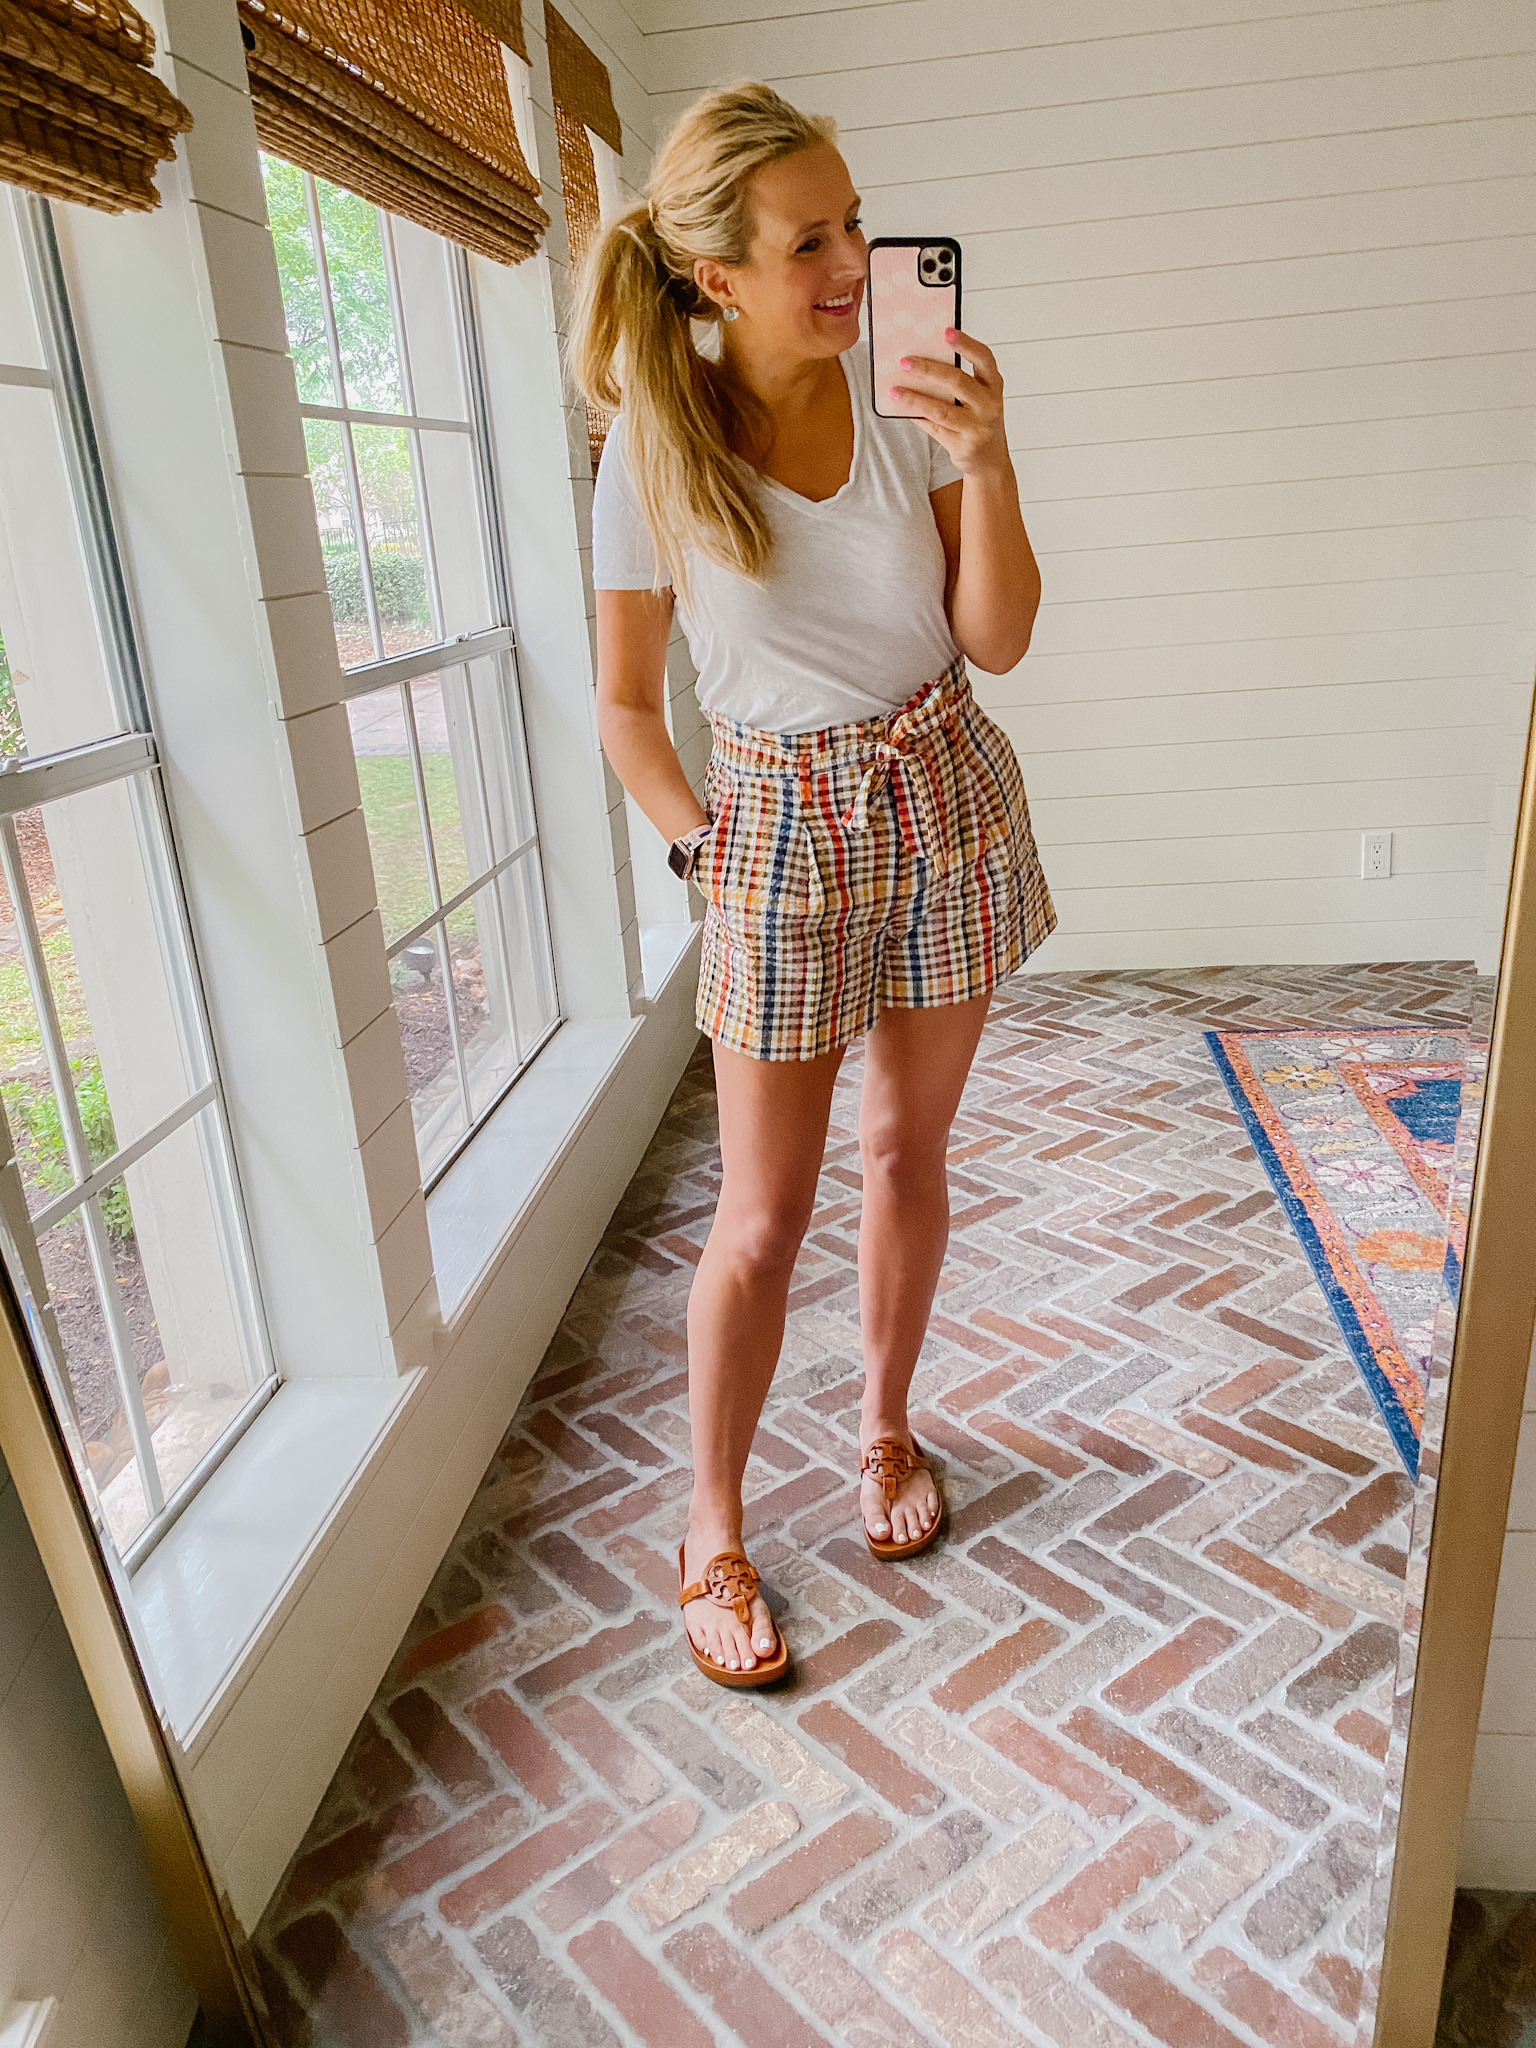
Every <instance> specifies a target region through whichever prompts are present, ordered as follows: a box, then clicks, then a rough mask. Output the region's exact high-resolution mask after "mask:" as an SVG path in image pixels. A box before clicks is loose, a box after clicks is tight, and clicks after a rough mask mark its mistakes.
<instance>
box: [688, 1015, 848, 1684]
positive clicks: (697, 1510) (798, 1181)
mask: <svg viewBox="0 0 1536 2048" xmlns="http://www.w3.org/2000/svg"><path fill="white" fill-rule="evenodd" d="M841 1062H842V1054H841V1053H840V1052H837V1053H828V1054H827V1055H826V1056H825V1057H824V1058H822V1059H817V1060H754V1059H749V1058H748V1057H747V1056H746V1055H745V1054H743V1053H737V1052H727V1051H725V1050H724V1049H723V1048H722V1047H720V1046H718V1045H717V1046H716V1047H715V1085H716V1089H717V1091H718V1095H719V1103H720V1158H721V1164H722V1167H723V1169H724V1180H723V1183H722V1186H721V1189H720V1201H719V1205H718V1207H717V1208H716V1210H715V1220H714V1223H713V1224H712V1225H711V1227H710V1233H709V1241H708V1243H707V1244H706V1245H705V1247H704V1255H703V1257H702V1258H701V1259H700V1261H699V1270H698V1273H697V1275H696V1276H695V1278H694V1282H693V1289H692V1292H691V1293H690V1294H689V1296H688V1418H689V1422H690V1425H691V1428H692V1435H693V1499H692V1502H691V1504H690V1507H689V1510H688V1537H687V1541H686V1543H685V1545H684V1552H683V1568H684V1571H685V1573H686V1575H687V1577H688V1579H689V1581H690V1582H691V1581H692V1580H694V1579H696V1578H698V1577H699V1576H700V1574H701V1573H702V1572H703V1571H704V1568H705V1566H706V1565H707V1564H708V1563H709V1560H710V1559H711V1558H712V1557H714V1556H715V1555H716V1554H717V1553H718V1552H719V1551H722V1550H738V1549H740V1547H741V1481H742V1475H743V1474H744V1473H745V1471H746V1469H747V1455H748V1452H749V1451H750V1450H751V1448H752V1438H753V1435H754V1433H755V1432H756V1429H757V1422H758V1417H759V1416H760V1415H761V1414H762V1412H763V1402H764V1401H765V1400H766V1398H767V1395H768V1388H769V1384H770V1383H771V1381H772V1379H773V1372H774V1367H775V1366H776V1365H777V1364H778V1362H779V1346H780V1345H781V1343H782V1342H783V1339H784V1317H785V1311H786V1306H787V1303H788V1299H789V1282H790V1276H791V1275H792V1274H793V1272H794V1267H795V1258H796V1255H797V1254H798V1252H799V1250H800V1240H801V1239H802V1238H803V1237H804V1236H805V1232H806V1227H807V1225H808V1224H809V1222H810V1220H811V1210H812V1207H813V1205H814V1203H815V1200H816V1177H817V1175H818V1173H819V1172H820V1170H821V1159H822V1153H823V1152H824V1151H825V1149H826V1142H827V1118H828V1116H829V1114H830V1112H831V1108H832V1086H833V1083H834V1082H835V1081H836V1079H837V1070H838V1067H839V1065H840V1064H841ZM683 1619H684V1622H685V1624H686V1626H687V1630H688V1634H689V1636H690V1637H691V1638H692V1640H693V1642H694V1643H695V1645H696V1646H697V1647H698V1648H699V1649H700V1650H702V1651H703V1652H704V1653H705V1654H706V1655H708V1656H711V1657H713V1658H714V1659H715V1661H716V1662H717V1663H719V1664H723V1665H724V1666H725V1667H726V1669H727V1670H729V1671H736V1670H745V1671H750V1670H751V1669H752V1667H753V1666H754V1665H755V1664H756V1662H757V1655H756V1654H755V1653H754V1646H755V1649H756V1651H757V1652H761V1653H765V1654H766V1653H771V1652H772V1650H773V1649H774V1647H775V1642H776V1636H775V1632H774V1626H773V1621H772V1618H771V1617H770V1615H769V1613H768V1609H767V1607H766V1605H765V1604H764V1602H763V1601H762V1599H761V1598H759V1599H758V1600H756V1601H755V1602H754V1603H753V1615H752V1626H751V1629H750V1631H748V1630H747V1629H745V1628H743V1627H742V1625H741V1623H740V1622H738V1621H737V1620H736V1617H735V1616H734V1615H733V1614H732V1613H731V1612H730V1610H729V1609H728V1608H723V1607H719V1606H716V1605H715V1604H714V1603H713V1602H711V1601H704V1600H691V1601H690V1602H689V1603H688V1605H687V1606H686V1607H685V1608H684V1609H683Z"/></svg>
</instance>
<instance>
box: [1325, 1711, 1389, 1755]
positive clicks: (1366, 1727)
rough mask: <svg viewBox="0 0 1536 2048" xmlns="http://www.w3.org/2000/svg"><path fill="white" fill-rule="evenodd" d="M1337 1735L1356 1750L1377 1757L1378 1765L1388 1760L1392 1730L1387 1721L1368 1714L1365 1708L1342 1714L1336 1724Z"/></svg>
mask: <svg viewBox="0 0 1536 2048" xmlns="http://www.w3.org/2000/svg"><path fill="white" fill-rule="evenodd" d="M1333 1726H1334V1732H1335V1734H1338V1735H1342V1736H1343V1738H1344V1740H1345V1741H1346V1742H1352V1743H1353V1744H1354V1746H1355V1748H1356V1749H1363V1750H1364V1751H1365V1753H1366V1754H1367V1756H1373V1757H1375V1759H1376V1761H1377V1763H1379V1764H1384V1763H1385V1762H1386V1760H1387V1744H1388V1743H1389V1742H1390V1741H1391V1739H1392V1730H1391V1729H1390V1728H1389V1727H1388V1726H1387V1724H1386V1722H1385V1721H1378V1720H1377V1718H1376V1716H1375V1715H1374V1714H1368V1713H1366V1712H1365V1710H1364V1708H1363V1707H1351V1708H1350V1710H1349V1712H1348V1713H1347V1714H1340V1716H1339V1718H1338V1720H1337V1721H1335V1722H1334V1724H1333Z"/></svg>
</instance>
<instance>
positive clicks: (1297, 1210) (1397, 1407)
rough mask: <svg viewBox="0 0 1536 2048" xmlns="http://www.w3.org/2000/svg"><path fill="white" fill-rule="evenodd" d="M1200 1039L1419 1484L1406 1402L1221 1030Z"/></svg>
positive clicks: (1275, 1034)
mask: <svg viewBox="0 0 1536 2048" xmlns="http://www.w3.org/2000/svg"><path fill="white" fill-rule="evenodd" d="M1233 1035H1234V1036H1235V1037H1238V1038H1294V1037H1296V1036H1297V1034H1296V1032H1294V1031H1243V1030H1238V1031H1236V1032H1235V1033H1234V1034H1233ZM1201 1036H1202V1037H1203V1038H1204V1040H1205V1044H1206V1049H1207V1051H1208V1052H1209V1053H1210V1055H1211V1059H1212V1061H1213V1063H1214V1065H1215V1068H1216V1071H1217V1073H1218V1074H1219V1075H1220V1076H1221V1079H1222V1082H1223V1084H1224V1085H1225V1087H1226V1091H1227V1093H1228V1095H1230V1096H1231V1098H1232V1106H1233V1108H1234V1109H1235V1110H1236V1111H1237V1113H1238V1115H1239V1116H1240V1117H1241V1118H1242V1120H1243V1128H1244V1129H1245V1130H1246V1131H1247V1133H1248V1138H1249V1141H1250V1143H1251V1144H1252V1146H1253V1149H1254V1151H1255V1152H1256V1153H1257V1154H1258V1158H1259V1164H1260V1165H1261V1166H1262V1167H1263V1169H1264V1172H1265V1174H1266V1175H1267V1177H1268V1179H1269V1184H1270V1186H1271V1187H1272V1188H1273V1189H1274V1191H1275V1197H1276V1199H1277V1201H1278V1202H1279V1204H1280V1207H1281V1208H1282V1209H1283V1210H1284V1211H1285V1220H1286V1221H1287V1223H1289V1224H1290V1226H1291V1229H1292V1230H1293V1231H1294V1232H1295V1234H1296V1238H1297V1242H1298V1243H1299V1244H1300V1246H1301V1248H1302V1251H1303V1252H1304V1253H1305V1254H1306V1259H1307V1264H1308V1265H1309V1266H1310V1267H1311V1268H1312V1275H1313V1278H1314V1279H1315V1280H1316V1281H1317V1284H1318V1286H1319V1287H1320V1288H1321V1289H1322V1290H1323V1298H1324V1300H1325V1301H1326V1302H1327V1304H1328V1306H1329V1308H1330V1309H1331V1311H1332V1312H1333V1319H1334V1321H1335V1322H1336V1323H1337V1324H1338V1326H1339V1330H1340V1333H1341V1334H1342V1336H1343V1338H1344V1342H1345V1343H1346V1344H1347V1345H1348V1346H1349V1350H1350V1354H1351V1356H1352V1357H1353V1359H1354V1361H1355V1366H1356V1369H1357V1370H1358V1372H1359V1374H1360V1377H1361V1379H1362V1380H1364V1382H1365V1390H1366V1392H1367V1393H1368V1394H1369V1395H1370V1397H1371V1399H1372V1400H1373V1401H1374V1402H1375V1404H1376V1412H1377V1413H1378V1414H1379V1415H1380V1417H1381V1419H1382V1421H1383V1422H1384V1423H1385V1425H1386V1429H1387V1434H1388V1436H1390V1437H1391V1439H1392V1443H1393V1447H1394V1448H1395V1450H1396V1452H1397V1455H1398V1456H1399V1457H1400V1458H1401V1459H1402V1461H1403V1468H1404V1470H1405V1471H1406V1472H1407V1474H1408V1477H1409V1478H1410V1479H1413V1480H1417V1479H1418V1476H1419V1440H1418V1438H1417V1437H1416V1436H1415V1435H1414V1433H1413V1425H1412V1423H1411V1422H1410V1421H1409V1420H1408V1417H1407V1416H1406V1415H1405V1414H1404V1412H1403V1407H1402V1403H1401V1402H1400V1401H1399V1400H1398V1398H1397V1391H1396V1389H1395V1388H1394V1387H1393V1385H1392V1382H1391V1381H1390V1380H1389V1379H1388V1378H1387V1376H1386V1374H1385V1373H1384V1372H1383V1371H1382V1369H1381V1367H1380V1366H1379V1365H1378V1364H1377V1363H1376V1354H1375V1353H1374V1352H1373V1351H1372V1349H1371V1344H1370V1339H1369V1338H1368V1337H1367V1336H1366V1334H1365V1332H1364V1330H1362V1329H1361V1327H1360V1318H1359V1317H1358V1316H1357V1315H1356V1313H1355V1305H1354V1303H1353V1302H1352V1301H1351V1300H1350V1298H1349V1296H1348V1295H1347V1294H1346V1293H1345V1292H1344V1290H1343V1289H1342V1288H1341V1287H1340V1286H1339V1283H1338V1281H1337V1280H1336V1278H1335V1277H1334V1272H1333V1267H1332V1266H1331V1265H1330V1263H1329V1260H1328V1253H1327V1251H1326V1249H1325V1248H1324V1245H1323V1241H1322V1239H1321V1238H1320V1237H1319V1236H1318V1234H1317V1227H1316V1225H1315V1224H1314V1223H1313V1221H1312V1218H1311V1217H1310V1216H1309V1215H1308V1214H1307V1209H1306V1204H1305V1203H1304V1202H1303V1201H1302V1199H1301V1197H1300V1196H1299V1195H1298V1194H1297V1193H1296V1191H1295V1189H1294V1188H1293V1187H1292V1186H1291V1182H1290V1176H1289V1175H1288V1174H1287V1172H1286V1170H1285V1168H1284V1166H1282V1164H1281V1163H1280V1157H1279V1154H1278V1153H1277V1152H1276V1151H1275V1148H1274V1146H1273V1145H1272V1144H1271V1143H1270V1137H1269V1133H1268V1131H1266V1130H1265V1128H1264V1126H1263V1124H1262V1123H1261V1122H1260V1120H1259V1116H1258V1112H1257V1111H1256V1110H1255V1109H1254V1106H1253V1104H1252V1103H1251V1102H1250V1101H1249V1100H1248V1093H1247V1090H1246V1089H1245V1088H1244V1087H1243V1084H1242V1082H1241V1081H1240V1080H1239V1079H1238V1078H1237V1074H1236V1073H1235V1071H1234V1070H1233V1066H1232V1062H1231V1061H1230V1060H1229V1059H1228V1057H1227V1049H1226V1047H1225V1046H1224V1045H1223V1044H1222V1042H1221V1037H1222V1034H1221V1033H1220V1032H1219V1031H1206V1032H1202V1034H1201Z"/></svg>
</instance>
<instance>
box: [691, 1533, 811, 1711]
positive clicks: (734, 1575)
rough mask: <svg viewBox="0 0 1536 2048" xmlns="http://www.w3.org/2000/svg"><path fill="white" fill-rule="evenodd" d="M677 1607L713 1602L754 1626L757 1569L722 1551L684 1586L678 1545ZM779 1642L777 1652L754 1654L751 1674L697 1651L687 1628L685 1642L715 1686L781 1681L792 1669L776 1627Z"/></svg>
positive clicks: (734, 1553) (736, 1553)
mask: <svg viewBox="0 0 1536 2048" xmlns="http://www.w3.org/2000/svg"><path fill="white" fill-rule="evenodd" d="M677 1584H678V1594H677V1604H678V1606H679V1607H686V1606H687V1605H688V1603H689V1601H690V1600H712V1601H713V1602H714V1603H715V1605H716V1606H717V1607H731V1608H734V1609H735V1613H736V1619H737V1620H738V1621H739V1622H740V1623H741V1625H742V1627H743V1628H750V1626H751V1624H752V1598H753V1595H754V1594H755V1593H756V1591H757V1589H758V1586H759V1585H760V1584H761V1581H760V1580H759V1578H758V1575H757V1567H756V1566H755V1565H753V1564H751V1563H749V1561H748V1560H747V1559H746V1558H745V1557H744V1556H743V1555H742V1553H741V1552H740V1551H739V1550H722V1551H719V1552H718V1553H717V1554H716V1555H715V1556H714V1557H712V1558H711V1559H710V1560H709V1563H708V1564H707V1565H706V1566H705V1567H704V1576H703V1577H702V1578H701V1579H695V1581H694V1582H693V1584H692V1585H691V1586H685V1585H684V1584H683V1546H682V1544H679V1545H678V1546H677ZM773 1633H774V1635H775V1637H776V1638H777V1639H778V1648H777V1650H776V1651H775V1652H774V1653H773V1654H772V1655H771V1656H768V1657H763V1656H761V1655H759V1654H758V1653H757V1652H756V1651H754V1652H753V1655H754V1656H756V1657H757V1662H756V1663H755V1664H754V1665H753V1666H752V1669H751V1670H750V1671H728V1670H727V1669H726V1668H725V1666H724V1665H723V1664H716V1663H715V1662H713V1660H712V1659H710V1658H708V1657H706V1656H705V1655H704V1652H703V1651H702V1650H700V1649H697V1648H695V1646H694V1641H693V1637H692V1636H690V1635H689V1634H688V1632H687V1630H686V1629H685V1630H684V1631H683V1639H684V1641H685V1642H686V1643H687V1645H688V1649H689V1653H690V1655H691V1656H692V1658H693V1661H694V1663H695V1664H697V1665H698V1667H699V1669H700V1670H701V1671H702V1672H703V1674H704V1676H705V1677H706V1678H712V1679H713V1680H714V1681H715V1683H716V1685H772V1684H773V1682H774V1681H775V1679H779V1678H782V1677H783V1676H784V1674H785V1672H786V1671H787V1670H788V1669H789V1645H788V1643H786V1642H785V1640H784V1638H783V1635H782V1634H781V1633H780V1631H779V1629H778V1626H777V1624H775V1626H774V1631H773Z"/></svg>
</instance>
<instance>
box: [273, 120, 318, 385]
mask: <svg viewBox="0 0 1536 2048" xmlns="http://www.w3.org/2000/svg"><path fill="white" fill-rule="evenodd" d="M261 175H262V182H263V183H264V184H265V186H266V188H267V219H268V220H269V221H270V222H271V225H272V242H273V246H274V248H275V249H276V251H277V274H278V277H279V278H280V280H281V281H282V287H283V316H284V319H285V320H286V322H287V326H288V347H289V351H290V352H291V354H292V356H293V367H294V373H295V375H296V376H297V378H298V384H299V398H300V401H301V402H302V403H304V404H307V405H335V404H336V403H337V391H336V379H335V377H334V376H333V374H332V371H331V351H330V344H329V342H328V341H327V340H326V333H325V302H324V299H323V297H322V291H321V283H320V270H319V266H318V265H317V263H316V262H315V245H314V240H313V238H312V236H311V234H310V225H309V201H308V198H307V196H306V194H305V190H304V173H303V172H302V171H300V170H298V169H296V168H295V167H294V165H292V164H285V163H283V162H282V161H281V160H280V159H279V158H277V157H275V156H263V157H262V160H261Z"/></svg>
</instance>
